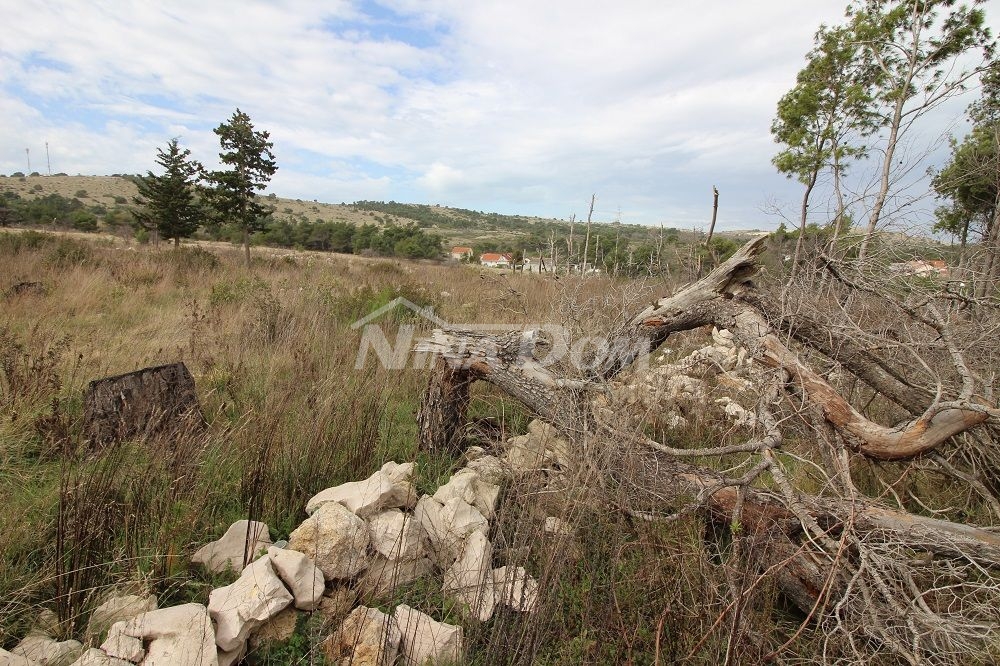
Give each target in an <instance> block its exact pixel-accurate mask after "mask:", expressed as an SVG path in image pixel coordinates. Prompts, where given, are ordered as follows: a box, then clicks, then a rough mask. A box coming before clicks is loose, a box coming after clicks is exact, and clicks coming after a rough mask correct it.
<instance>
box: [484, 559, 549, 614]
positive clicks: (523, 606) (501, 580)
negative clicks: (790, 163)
mask: <svg viewBox="0 0 1000 666" xmlns="http://www.w3.org/2000/svg"><path fill="white" fill-rule="evenodd" d="M493 588H494V590H495V594H496V601H497V603H498V604H504V605H505V606H510V607H511V608H513V609H514V610H516V611H520V612H522V613H531V612H534V610H535V606H536V605H537V603H538V581H537V580H535V579H534V578H532V577H531V576H529V575H528V572H527V571H525V570H524V567H512V566H505V567H500V568H498V569H494V570H493Z"/></svg>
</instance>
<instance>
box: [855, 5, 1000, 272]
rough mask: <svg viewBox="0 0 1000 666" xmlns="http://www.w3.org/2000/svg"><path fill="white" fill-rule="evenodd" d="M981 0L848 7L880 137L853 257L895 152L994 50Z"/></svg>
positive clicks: (883, 197) (871, 227)
mask: <svg viewBox="0 0 1000 666" xmlns="http://www.w3.org/2000/svg"><path fill="white" fill-rule="evenodd" d="M982 5H983V0H972V2H971V3H970V4H969V5H965V4H962V5H956V3H955V2H954V0H855V1H854V2H853V3H852V4H851V5H850V6H849V8H848V16H850V17H851V24H850V27H851V30H852V32H853V40H854V41H856V42H857V43H858V44H859V45H860V49H861V57H862V58H863V59H864V60H865V61H866V62H868V63H869V64H870V66H871V67H872V69H873V72H874V75H875V81H876V83H875V88H874V98H875V100H876V102H877V107H878V108H877V110H878V112H879V114H880V115H881V117H882V118H881V123H880V125H881V127H880V130H881V132H882V134H883V135H884V139H883V141H882V142H881V144H882V145H879V146H878V147H877V148H878V153H879V154H880V155H881V157H880V162H881V165H880V172H881V173H880V178H879V185H878V189H877V191H876V193H875V196H874V200H873V202H872V207H871V210H870V212H869V214H868V225H867V228H866V229H865V236H864V239H863V240H862V242H861V247H860V251H859V259H862V260H863V259H864V258H865V256H866V254H867V251H868V246H869V244H870V243H871V241H872V238H873V237H874V235H875V232H876V231H877V230H878V228H879V227H880V223H881V222H882V220H883V216H884V212H885V206H886V204H887V202H888V201H889V195H890V189H891V188H892V187H893V186H894V185H897V186H898V180H899V177H900V174H901V173H903V172H905V171H906V168H907V167H906V166H903V167H901V166H900V163H899V159H898V156H897V150H899V149H900V148H901V146H902V145H903V141H904V138H905V136H906V135H907V134H908V133H909V131H910V130H911V129H912V127H913V126H914V124H915V123H916V122H917V121H918V120H919V119H920V118H921V117H922V116H924V115H926V114H927V113H928V112H930V111H931V110H933V109H935V108H937V107H939V106H941V105H942V104H943V103H945V102H946V101H947V100H949V99H951V98H953V97H954V96H955V95H958V94H960V93H961V92H963V91H964V90H965V89H966V85H967V84H968V82H969V81H970V80H972V79H973V78H974V77H975V76H976V75H977V74H979V73H980V72H982V71H985V70H986V69H987V67H988V64H989V60H990V59H991V58H992V55H993V51H994V46H995V45H994V41H993V38H992V35H991V34H990V30H989V28H988V27H987V26H986V20H985V15H984V13H983V10H982Z"/></svg>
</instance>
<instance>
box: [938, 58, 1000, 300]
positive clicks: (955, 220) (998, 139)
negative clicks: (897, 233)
mask: <svg viewBox="0 0 1000 666" xmlns="http://www.w3.org/2000/svg"><path fill="white" fill-rule="evenodd" d="M969 118H970V119H971V120H972V122H973V127H972V131H971V132H970V133H969V134H968V135H967V136H966V137H965V138H964V139H963V140H962V141H961V142H958V141H956V140H955V139H952V142H951V149H952V152H951V159H950V160H949V162H948V164H947V165H945V167H944V168H943V169H942V170H941V171H939V172H938V173H937V174H936V175H935V176H934V180H933V181H932V182H933V185H934V190H935V192H936V193H937V195H938V197H939V198H941V199H945V200H947V201H948V203H947V204H946V205H944V206H941V207H940V208H938V209H937V211H936V212H937V217H938V221H937V224H936V225H935V228H936V229H938V230H941V231H947V232H949V233H952V234H954V235H956V236H958V237H959V239H960V241H961V250H962V251H961V258H960V265H961V266H962V267H966V266H965V264H966V246H967V243H968V239H969V235H970V232H972V233H973V234H978V236H979V238H980V243H981V248H982V249H983V250H984V252H983V253H982V254H983V261H982V265H981V266H980V279H979V280H978V282H977V287H976V291H977V293H978V294H979V295H985V294H987V293H989V292H990V291H991V290H992V288H993V287H992V285H993V284H995V283H996V282H997V280H998V279H1000V63H995V64H994V66H993V68H991V70H990V71H988V73H987V74H986V76H984V77H983V94H982V97H981V98H980V99H979V101H978V102H976V103H975V104H973V105H972V106H971V107H970V108H969Z"/></svg>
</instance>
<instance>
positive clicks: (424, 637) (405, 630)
mask: <svg viewBox="0 0 1000 666" xmlns="http://www.w3.org/2000/svg"><path fill="white" fill-rule="evenodd" d="M393 617H394V618H395V619H396V626H397V627H399V631H400V633H401V634H402V636H403V640H402V647H401V650H400V651H401V652H402V656H403V664H405V666H425V665H426V664H427V663H428V662H429V663H432V664H437V663H450V664H458V663H461V661H462V658H463V657H464V656H465V645H464V640H463V636H462V627H456V626H455V625H452V624H445V623H444V622H438V621H436V620H435V619H434V618H432V617H431V616H430V615H427V614H426V613H421V612H420V611H418V610H416V609H414V608H410V607H409V606H407V605H406V604H400V605H399V606H396V610H395V611H393Z"/></svg>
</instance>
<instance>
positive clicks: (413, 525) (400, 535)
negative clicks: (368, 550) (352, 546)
mask: <svg viewBox="0 0 1000 666" xmlns="http://www.w3.org/2000/svg"><path fill="white" fill-rule="evenodd" d="M368 535H369V537H370V538H371V545H372V548H373V549H374V550H375V551H376V552H377V553H379V554H381V555H382V556H383V557H385V558H387V559H390V560H419V559H421V558H423V557H424V556H425V555H426V554H427V548H426V545H425V544H426V541H427V533H426V532H425V531H424V528H423V527H422V526H421V525H420V522H419V521H418V520H417V519H416V518H414V517H413V516H411V515H409V514H406V513H403V512H402V511H400V510H399V509H390V510H388V511H383V512H382V513H380V514H378V515H377V516H373V517H372V518H371V520H369V521H368Z"/></svg>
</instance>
